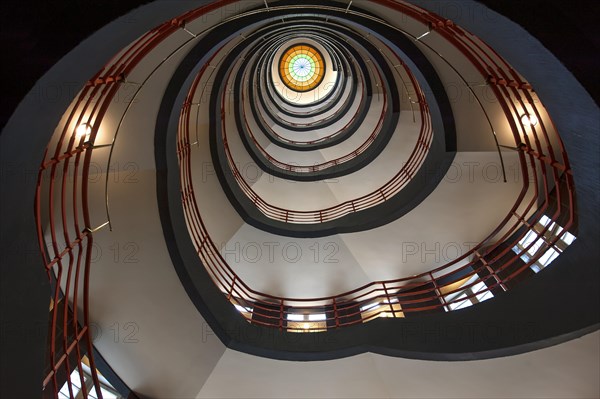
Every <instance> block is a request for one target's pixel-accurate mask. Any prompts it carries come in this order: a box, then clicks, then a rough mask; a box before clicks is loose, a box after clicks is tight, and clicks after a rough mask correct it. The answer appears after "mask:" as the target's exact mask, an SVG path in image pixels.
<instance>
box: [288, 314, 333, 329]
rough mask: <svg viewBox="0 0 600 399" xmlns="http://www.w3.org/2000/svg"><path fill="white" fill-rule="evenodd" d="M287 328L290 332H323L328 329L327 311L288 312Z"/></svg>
mask: <svg viewBox="0 0 600 399" xmlns="http://www.w3.org/2000/svg"><path fill="white" fill-rule="evenodd" d="M286 319H287V330H288V331H289V332H321V331H326V330H327V316H326V315H325V313H288V315H287V316H286Z"/></svg>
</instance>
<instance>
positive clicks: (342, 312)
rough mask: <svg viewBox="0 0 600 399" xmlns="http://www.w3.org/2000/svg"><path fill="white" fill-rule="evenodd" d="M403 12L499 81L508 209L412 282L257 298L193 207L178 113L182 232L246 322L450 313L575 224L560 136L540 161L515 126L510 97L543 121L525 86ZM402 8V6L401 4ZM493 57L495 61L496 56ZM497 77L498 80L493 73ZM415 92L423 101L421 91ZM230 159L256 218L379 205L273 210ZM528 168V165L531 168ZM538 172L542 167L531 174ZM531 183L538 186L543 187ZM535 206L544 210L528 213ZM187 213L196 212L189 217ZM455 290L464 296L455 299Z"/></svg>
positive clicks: (426, 18) (335, 213)
mask: <svg viewBox="0 0 600 399" xmlns="http://www.w3.org/2000/svg"><path fill="white" fill-rule="evenodd" d="M385 3H386V4H387V5H390V6H393V7H395V6H397V5H398V3H395V2H385ZM406 7H408V11H407V13H408V14H410V15H413V16H414V17H417V18H418V20H420V21H422V22H423V23H424V24H426V25H427V24H431V26H433V27H435V29H437V30H440V31H442V32H443V36H444V37H446V38H447V40H448V41H449V42H450V43H451V44H452V45H453V46H455V47H456V48H458V49H459V50H460V51H461V52H462V53H463V54H464V55H465V57H466V58H467V59H468V60H469V61H470V62H471V63H473V65H475V66H476V67H477V69H478V70H479V71H480V73H481V74H482V78H484V79H487V81H488V83H489V84H490V85H494V84H495V83H496V82H499V84H498V85H495V86H490V87H491V88H492V90H493V92H494V94H495V95H496V96H497V98H498V100H499V102H500V104H501V107H502V109H503V111H504V113H505V116H506V119H507V120H508V121H509V123H510V126H511V129H512V131H513V136H514V139H515V146H514V147H512V146H509V147H510V148H512V149H514V150H515V151H519V159H520V163H521V173H522V175H523V177H524V179H523V182H524V184H523V188H522V190H521V193H520V194H519V197H518V199H517V201H516V202H515V204H514V205H513V207H512V209H511V211H510V213H509V214H508V215H506V217H504V218H503V220H502V221H501V223H500V224H499V225H498V226H497V227H496V228H495V229H494V230H493V231H492V232H491V233H490V234H489V235H488V236H487V237H486V238H485V239H484V240H483V241H482V242H480V243H479V244H478V245H476V246H475V247H473V248H472V249H471V250H470V251H468V252H467V253H465V254H464V255H462V256H460V257H458V258H457V259H455V260H453V261H452V262H449V263H447V264H446V265H443V266H441V267H438V268H436V269H433V270H430V271H428V272H424V273H421V274H419V275H416V276H412V277H410V278H402V279H395V280H388V281H376V282H372V283H369V284H366V285H364V286H362V287H359V288H357V289H355V290H352V291H349V292H345V293H342V294H339V295H336V296H333V297H322V298H285V297H278V296H273V295H269V294H266V293H261V292H258V291H256V290H253V289H252V288H250V287H249V286H247V285H246V284H245V283H244V282H243V281H242V280H240V278H239V277H238V276H237V275H236V273H235V272H234V271H233V270H232V269H231V268H230V267H229V266H228V265H227V262H226V261H225V260H224V258H223V257H222V255H221V254H220V251H219V250H218V248H217V247H216V246H215V245H214V243H212V241H211V240H210V235H209V233H208V231H207V230H206V227H205V226H204V224H203V222H202V219H201V217H200V215H199V213H196V212H197V207H195V205H194V203H193V201H191V198H192V196H193V185H192V181H191V174H189V173H190V170H189V159H188V156H189V152H187V150H186V149H185V148H186V143H189V141H188V139H187V135H188V134H189V120H188V115H187V113H186V110H185V107H184V109H183V110H182V115H181V119H180V123H181V124H180V136H179V140H180V145H181V153H180V154H181V158H180V162H181V167H182V186H184V187H186V189H185V190H184V193H183V194H184V197H183V202H184V209H186V216H187V217H188V223H189V227H190V231H191V233H192V237H194V241H195V243H196V246H197V248H198V250H199V255H200V258H201V259H202V261H203V263H204V264H205V265H206V267H207V269H208V270H209V272H210V273H211V275H212V276H213V279H214V281H215V283H216V284H217V285H218V286H219V287H220V288H221V290H222V291H223V292H224V293H225V294H226V295H227V298H228V299H229V300H230V301H231V302H232V303H234V304H235V305H236V307H237V308H238V310H239V311H240V313H241V314H242V315H243V316H244V317H245V318H246V319H247V320H248V321H249V322H251V323H255V324H259V325H265V326H271V327H277V328H280V329H287V330H288V331H324V330H327V329H328V328H335V327H340V326H345V325H351V324H356V323H362V322H364V321H368V320H371V319H373V318H376V317H382V316H388V317H390V316H392V317H404V316H406V315H409V314H412V313H416V312H424V311H445V310H451V309H453V308H455V307H456V306H457V305H459V304H460V303H461V302H464V301H465V300H477V299H478V298H480V297H481V296H482V295H484V294H485V293H486V292H501V291H506V290H507V289H509V287H511V286H512V284H513V282H515V281H517V280H518V279H519V278H521V277H522V276H523V275H524V274H525V272H526V271H530V270H531V269H530V267H531V266H532V265H533V264H535V263H536V262H537V261H538V260H539V259H540V258H541V257H542V256H544V253H545V250H550V249H553V248H554V247H555V246H556V244H557V242H558V241H559V240H560V239H561V237H563V236H564V234H566V233H567V231H568V230H569V229H570V228H571V227H572V226H573V224H574V219H575V214H574V208H573V207H574V189H573V181H572V176H571V174H570V170H569V167H568V160H567V158H566V153H565V152H564V148H563V146H562V142H561V141H560V138H559V137H558V136H557V137H556V138H555V139H556V140H555V141H557V142H558V143H559V145H560V147H561V149H560V152H561V158H562V162H559V161H557V160H556V157H555V153H554V151H553V149H552V148H551V147H547V150H548V151H549V153H550V154H552V155H548V156H543V155H540V154H542V153H543V152H542V151H541V149H540V147H541V142H540V140H539V139H538V131H537V129H536V128H535V127H529V126H524V125H523V124H522V121H521V120H520V119H519V118H518V116H519V114H520V111H519V110H518V109H517V108H516V106H515V105H513V103H512V101H511V98H512V96H514V97H516V98H517V99H518V101H519V103H520V105H521V107H523V109H524V110H526V109H527V107H526V106H525V102H527V103H528V104H531V106H532V108H534V110H533V111H532V112H534V113H535V114H536V116H537V117H538V120H540V121H541V120H542V115H541V113H540V111H539V110H537V107H536V102H535V101H533V97H532V94H531V93H530V92H529V90H530V89H531V87H530V86H529V85H528V84H527V83H525V82H523V81H522V80H521V79H520V78H519V76H518V74H516V72H514V70H512V68H511V67H510V66H509V65H508V64H506V63H505V62H502V63H501V64H498V63H497V62H496V61H495V60H494V58H492V57H489V56H488V55H487V54H488V52H491V51H492V50H491V49H490V48H489V47H488V46H487V45H485V44H484V43H482V42H479V41H478V39H476V38H474V37H471V36H470V35H469V33H468V32H465V31H462V30H460V29H459V28H458V27H455V26H454V25H453V24H452V23H451V22H450V21H446V20H441V19H439V18H438V17H436V16H434V15H432V14H431V13H427V12H424V11H419V12H417V11H416V9H414V8H412V7H410V6H406ZM400 8H401V9H402V10H404V6H402V7H400ZM495 57H498V56H497V55H495ZM498 74H499V75H500V76H502V77H503V78H504V80H502V78H498V77H496V76H497V75H498ZM509 75H510V76H512V77H513V81H509V80H507V76H509ZM200 76H201V73H200V74H199V75H198V76H197V79H196V82H195V84H196V85H197V84H198V82H199V78H200ZM503 82H509V83H503ZM514 82H516V83H514ZM195 90H196V89H195V87H192V89H191V90H190V96H193V93H194V91H195ZM420 95H421V96H422V93H420ZM523 98H524V99H525V100H523ZM421 99H422V97H420V98H419V101H418V104H419V107H420V111H421V113H422V115H423V114H425V113H426V112H427V104H426V103H425V102H424V101H421ZM480 105H481V104H480ZM221 107H222V108H223V107H224V103H222V104H221ZM488 120H489V119H488ZM222 122H223V117H222ZM490 123H491V122H490ZM528 129H530V130H531V136H532V139H530V138H529V136H528V134H524V140H525V143H521V142H522V140H521V139H520V137H521V134H522V133H524V132H528ZM539 129H540V132H541V133H542V135H543V136H544V137H545V140H546V142H548V143H549V142H550V138H549V137H548V129H547V128H546V127H545V125H544V124H543V122H542V123H541V124H540V127H539ZM421 155H422V154H421ZM422 156H423V155H422ZM229 162H230V167H231V168H232V170H233V174H234V176H235V177H236V180H237V182H238V183H239V185H240V187H241V188H242V189H243V190H244V192H246V195H248V197H249V198H251V199H252V200H253V202H254V203H255V204H256V206H257V207H258V208H259V209H260V210H261V212H263V213H264V214H266V215H268V216H269V217H272V218H273V219H276V220H282V221H285V222H308V223H315V222H321V221H325V220H331V219H333V218H336V217H340V216H341V215H344V214H347V213H349V212H353V211H355V210H356V209H359V208H361V207H362V206H365V205H366V206H370V205H372V204H373V203H376V201H377V199H375V201H373V202H369V200H367V201H366V202H365V203H360V204H357V203H356V202H354V203H349V204H344V205H341V206H339V207H336V208H333V209H327V210H322V211H318V212H299V211H294V210H289V209H283V208H278V207H271V206H269V204H267V203H266V202H265V201H263V200H262V199H261V198H260V197H259V196H258V195H256V193H254V192H253V191H252V190H251V189H250V188H249V187H248V186H247V184H245V182H244V181H243V178H242V177H241V174H240V173H239V171H238V170H237V169H236V168H235V164H234V163H232V162H231V158H229ZM527 163H529V167H528V165H527ZM538 168H539V169H540V170H541V171H538ZM547 168H552V170H553V173H552V177H553V181H552V182H550V181H549V180H548V178H547V175H546V170H547ZM529 172H531V173H532V174H533V176H534V182H535V184H533V185H532V187H530V185H529V179H528V173H529ZM538 185H539V186H540V187H541V191H540V187H538ZM388 187H389V188H388ZM397 187H398V186H397V185H394V184H390V185H388V186H386V188H388V189H389V190H391V191H390V193H393V190H395V189H397ZM530 188H532V190H533V192H534V195H533V198H532V199H531V200H530V201H528V202H524V199H525V196H526V195H525V194H526V193H527V192H528V190H529V189H530ZM392 195H393V194H392ZM565 197H566V198H567V199H568V201H567V204H568V205H567V206H565V205H564V204H565V201H564V199H565ZM386 198H388V197H386V196H385V195H383V193H381V195H380V200H385V199H386ZM538 201H539V202H541V203H542V205H541V206H539V207H538V208H537V209H535V207H536V205H537V203H538ZM357 205H358V206H357ZM521 205H523V206H524V209H522V210H521V211H520V212H521V214H518V213H517V210H518V209H519V207H520V206H521ZM192 209H194V211H195V212H192V211H191V210H192ZM549 210H553V213H552V214H551V215H550V216H549V219H550V220H551V222H556V221H559V220H560V222H561V224H562V226H560V228H559V230H558V232H556V233H555V234H554V235H553V236H552V237H551V238H547V237H545V235H546V234H547V233H548V231H549V226H550V225H549V224H548V225H546V226H545V227H543V228H542V229H541V230H539V231H537V230H536V231H535V237H536V240H534V241H535V242H539V241H541V242H542V243H541V244H538V245H540V246H541V249H542V250H538V251H537V252H536V254H535V255H533V256H528V258H529V260H528V261H527V262H523V261H522V257H523V254H525V253H526V252H527V251H529V250H530V249H531V248H532V247H533V245H534V243H533V242H532V243H530V244H528V245H527V246H526V247H525V248H523V250H522V251H520V252H515V251H514V248H515V247H516V245H517V244H518V243H519V242H521V241H522V240H523V238H524V237H525V235H526V234H528V233H530V232H531V231H534V230H532V226H533V225H535V223H536V222H538V221H539V220H541V219H542V217H544V215H545V214H546V212H548V211H549ZM528 215H529V216H528ZM515 219H516V221H515ZM502 231H504V233H503V234H502V235H501V237H497V235H498V234H499V233H501V232H502ZM465 262H466V263H465ZM463 263H464V264H463ZM482 283H483V286H482ZM456 294H463V295H461V296H460V299H458V298H459V297H458V296H457V295H456ZM311 317H312V319H311ZM306 325H308V327H307V326H306Z"/></svg>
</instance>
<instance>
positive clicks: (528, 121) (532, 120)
mask: <svg viewBox="0 0 600 399" xmlns="http://www.w3.org/2000/svg"><path fill="white" fill-rule="evenodd" d="M521 123H523V126H535V125H537V124H538V118H537V116H535V115H529V114H525V115H521Z"/></svg>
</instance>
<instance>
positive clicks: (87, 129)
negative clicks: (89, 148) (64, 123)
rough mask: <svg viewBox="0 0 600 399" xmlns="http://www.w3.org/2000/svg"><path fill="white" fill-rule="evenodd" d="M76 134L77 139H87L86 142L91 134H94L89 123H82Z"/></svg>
mask: <svg viewBox="0 0 600 399" xmlns="http://www.w3.org/2000/svg"><path fill="white" fill-rule="evenodd" d="M75 134H76V135H77V138H79V139H81V138H82V137H85V141H88V140H89V138H90V134H92V127H91V126H90V125H88V124H87V123H82V124H81V125H79V126H77V129H75Z"/></svg>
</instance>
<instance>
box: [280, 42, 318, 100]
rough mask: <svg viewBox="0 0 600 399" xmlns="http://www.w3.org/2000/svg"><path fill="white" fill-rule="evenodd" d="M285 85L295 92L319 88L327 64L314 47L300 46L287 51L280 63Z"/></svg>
mask: <svg viewBox="0 0 600 399" xmlns="http://www.w3.org/2000/svg"><path fill="white" fill-rule="evenodd" d="M279 74H280V76H281V79H282V80H283V83H284V84H285V85H286V86H287V87H289V88H290V89H292V90H294V91H308V90H312V89H314V88H315V87H317V86H318V85H319V84H320V83H321V81H322V80H323V76H324V75H325V62H324V61H323V57H322V56H321V53H320V52H319V51H318V50H317V49H315V48H314V47H311V46H308V45H306V44H298V45H295V46H292V47H290V48H289V49H287V50H286V51H285V52H284V53H283V55H282V56H281V59H280V61H279Z"/></svg>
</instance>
